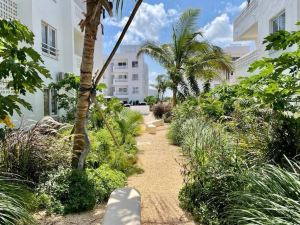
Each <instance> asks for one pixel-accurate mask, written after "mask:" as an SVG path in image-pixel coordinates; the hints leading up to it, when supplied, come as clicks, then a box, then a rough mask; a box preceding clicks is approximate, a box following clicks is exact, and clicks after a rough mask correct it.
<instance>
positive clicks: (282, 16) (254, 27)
mask: <svg viewBox="0 0 300 225" xmlns="http://www.w3.org/2000/svg"><path fill="white" fill-rule="evenodd" d="M298 21H300V1H299V0H251V1H249V3H248V5H247V6H246V8H245V9H244V10H243V11H242V12H241V13H240V15H239V16H238V17H237V18H236V20H235V21H234V31H233V38H234V41H252V42H253V45H254V46H255V48H254V49H253V51H251V52H249V53H248V54H246V55H244V56H243V57H241V58H239V59H238V60H236V61H235V73H234V80H235V82H236V81H237V78H238V77H241V76H248V75H249V74H248V72H247V71H248V68H249V66H250V64H251V63H253V62H254V61H256V60H259V59H261V58H262V57H276V56H278V54H279V53H278V52H275V51H265V46H264V44H263V41H264V38H265V37H267V36H268V35H270V34H272V33H273V32H276V31H278V30H287V31H296V30H299V26H297V25H296V23H297V22H298ZM289 50H291V49H288V50H287V51H289Z"/></svg>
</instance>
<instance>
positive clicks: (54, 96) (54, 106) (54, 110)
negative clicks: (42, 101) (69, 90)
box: [50, 90, 57, 115]
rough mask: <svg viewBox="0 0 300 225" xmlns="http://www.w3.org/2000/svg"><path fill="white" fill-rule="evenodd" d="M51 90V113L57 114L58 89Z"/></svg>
mask: <svg viewBox="0 0 300 225" xmlns="http://www.w3.org/2000/svg"><path fill="white" fill-rule="evenodd" d="M50 91H51V114H52V115H57V91H55V90H50Z"/></svg>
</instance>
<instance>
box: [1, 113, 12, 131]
mask: <svg viewBox="0 0 300 225" xmlns="http://www.w3.org/2000/svg"><path fill="white" fill-rule="evenodd" d="M1 123H4V124H5V125H6V126H7V127H9V128H14V126H15V125H14V124H13V122H12V121H11V118H10V117H9V116H8V115H6V116H5V117H4V119H0V124H1Z"/></svg>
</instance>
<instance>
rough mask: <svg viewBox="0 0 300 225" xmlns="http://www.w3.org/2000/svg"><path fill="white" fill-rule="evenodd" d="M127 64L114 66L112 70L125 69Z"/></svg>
mask: <svg viewBox="0 0 300 225" xmlns="http://www.w3.org/2000/svg"><path fill="white" fill-rule="evenodd" d="M127 68H128V66H114V70H126V69H127Z"/></svg>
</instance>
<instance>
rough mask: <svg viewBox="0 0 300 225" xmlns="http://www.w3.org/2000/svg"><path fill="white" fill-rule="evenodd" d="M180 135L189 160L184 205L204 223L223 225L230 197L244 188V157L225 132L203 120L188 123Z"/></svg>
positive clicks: (198, 119)
mask: <svg viewBox="0 0 300 225" xmlns="http://www.w3.org/2000/svg"><path fill="white" fill-rule="evenodd" d="M180 132H181V133H184V138H183V139H182V141H181V146H182V151H183V153H184V155H185V156H186V157H187V163H186V165H185V166H184V168H185V170H184V171H183V174H184V179H185V181H186V182H185V186H184V187H183V189H182V190H181V192H180V197H179V199H180V205H181V207H182V208H184V209H185V210H187V211H189V212H190V213H192V215H193V216H194V218H195V219H196V220H197V221H199V222H201V223H202V224H220V223H221V220H220V218H221V216H222V214H223V213H224V212H225V211H226V206H227V205H228V196H229V194H230V193H232V192H233V191H236V190H240V189H241V188H243V186H244V182H243V179H242V177H243V174H244V173H245V165H244V162H243V160H241V157H242V155H240V154H239V153H238V152H236V151H235V146H234V143H233V141H231V140H230V138H229V137H228V135H227V134H226V133H225V132H224V131H223V130H222V129H220V128H219V127H216V126H214V124H213V123H212V122H210V121H207V120H205V119H203V118H202V119H200V118H197V119H190V120H187V121H186V122H185V123H184V124H183V125H182V128H181V130H180Z"/></svg>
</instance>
